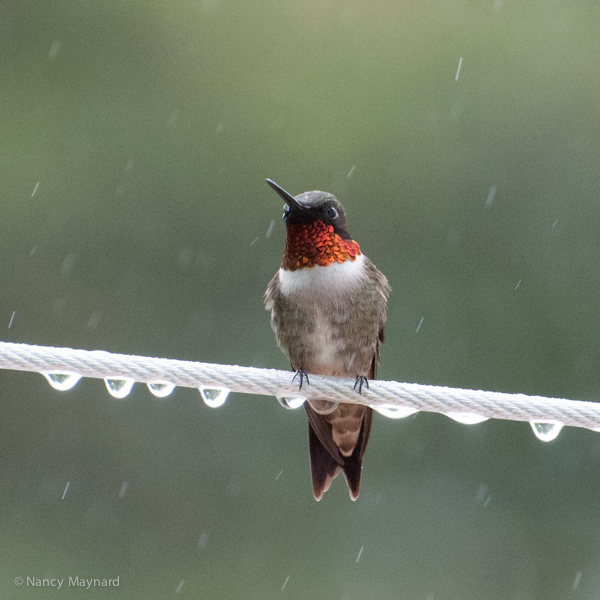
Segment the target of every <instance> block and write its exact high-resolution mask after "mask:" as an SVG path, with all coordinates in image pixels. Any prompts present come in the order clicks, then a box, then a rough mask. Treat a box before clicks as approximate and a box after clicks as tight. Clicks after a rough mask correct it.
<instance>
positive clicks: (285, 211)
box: [282, 204, 290, 219]
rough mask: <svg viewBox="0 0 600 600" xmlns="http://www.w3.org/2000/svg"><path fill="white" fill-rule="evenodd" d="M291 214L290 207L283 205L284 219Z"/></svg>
mask: <svg viewBox="0 0 600 600" xmlns="http://www.w3.org/2000/svg"><path fill="white" fill-rule="evenodd" d="M289 212H290V207H289V206H288V205H287V204H284V205H283V217H282V218H284V219H285V218H286V217H287V216H288V213H289Z"/></svg>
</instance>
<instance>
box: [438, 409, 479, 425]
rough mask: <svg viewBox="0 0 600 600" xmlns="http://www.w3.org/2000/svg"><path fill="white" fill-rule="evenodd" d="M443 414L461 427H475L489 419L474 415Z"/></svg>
mask: <svg viewBox="0 0 600 600" xmlns="http://www.w3.org/2000/svg"><path fill="white" fill-rule="evenodd" d="M444 414H445V415H446V416H447V417H450V418H451V419H454V420H455V421H457V422H458V423H462V424H463V425H477V423H483V422H484V421H487V420H488V419H489V417H482V416H481V415H477V414H475V413H461V412H449V413H444Z"/></svg>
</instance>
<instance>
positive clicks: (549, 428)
mask: <svg viewBox="0 0 600 600" xmlns="http://www.w3.org/2000/svg"><path fill="white" fill-rule="evenodd" d="M529 424H530V425H531V429H533V433H535V437H536V438H538V439H539V440H542V442H551V441H552V440H555V439H556V438H557V437H558V434H559V433H560V432H561V430H562V428H563V427H564V425H563V424H562V423H561V422H560V421H550V420H549V421H542V420H541V421H529Z"/></svg>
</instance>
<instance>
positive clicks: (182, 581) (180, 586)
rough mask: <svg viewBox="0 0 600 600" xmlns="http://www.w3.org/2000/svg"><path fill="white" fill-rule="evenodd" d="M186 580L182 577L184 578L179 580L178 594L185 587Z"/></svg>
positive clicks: (176, 591)
mask: <svg viewBox="0 0 600 600" xmlns="http://www.w3.org/2000/svg"><path fill="white" fill-rule="evenodd" d="M184 582H185V579H182V580H181V581H180V582H179V585H178V586H177V589H176V590H175V593H176V594H179V592H180V591H181V590H182V589H183V584H184Z"/></svg>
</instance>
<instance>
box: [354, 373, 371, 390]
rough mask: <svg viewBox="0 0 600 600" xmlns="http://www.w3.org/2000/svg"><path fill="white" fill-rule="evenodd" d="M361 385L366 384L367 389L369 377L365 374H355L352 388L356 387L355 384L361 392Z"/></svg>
mask: <svg viewBox="0 0 600 600" xmlns="http://www.w3.org/2000/svg"><path fill="white" fill-rule="evenodd" d="M363 385H366V386H367V389H369V379H368V378H367V376H366V375H357V377H356V381H355V382H354V389H356V386H358V393H359V394H362V388H363Z"/></svg>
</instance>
